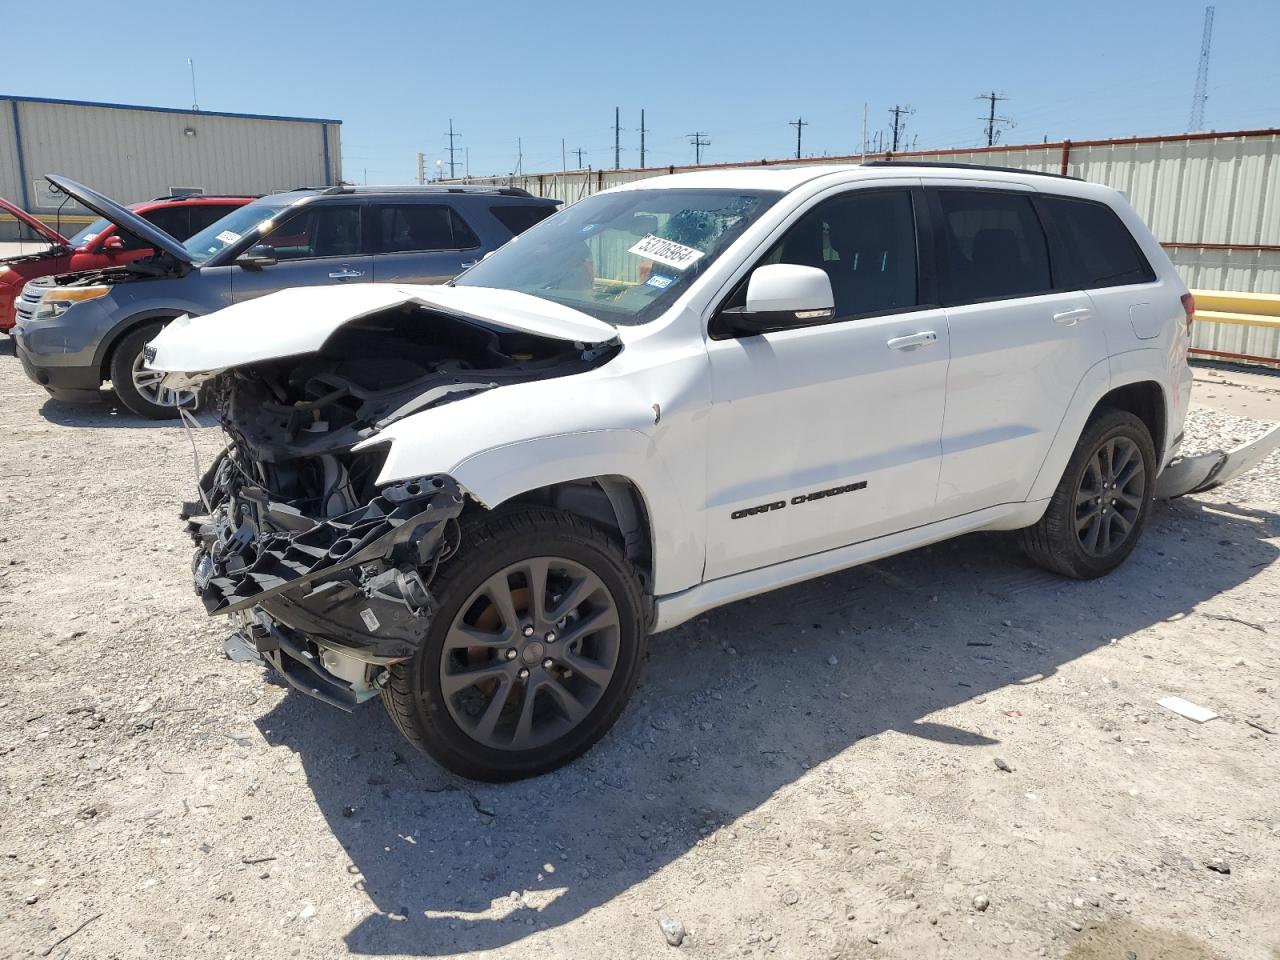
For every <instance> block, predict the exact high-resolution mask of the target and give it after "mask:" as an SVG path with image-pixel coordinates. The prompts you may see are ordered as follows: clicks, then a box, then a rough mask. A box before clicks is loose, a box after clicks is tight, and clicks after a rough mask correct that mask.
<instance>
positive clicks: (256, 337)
mask: <svg viewBox="0 0 1280 960" xmlns="http://www.w3.org/2000/svg"><path fill="white" fill-rule="evenodd" d="M404 304H420V305H422V306H424V307H428V308H430V309H435V310H440V311H441V312H443V313H449V314H453V315H454V316H458V317H463V318H465V319H469V320H478V321H481V322H483V323H487V324H491V325H494V326H498V327H504V328H506V329H508V330H514V331H519V332H521V333H529V334H535V335H537V336H542V337H551V338H554V339H558V340H564V341H568V342H573V343H582V344H586V345H594V344H602V343H608V342H611V341H613V340H614V339H616V337H617V331H616V330H614V328H613V327H611V326H609V325H608V324H607V323H602V322H601V321H599V320H596V319H595V318H593V317H590V316H588V315H587V314H585V313H582V312H580V311H578V310H574V309H572V308H570V307H565V306H561V305H560V304H556V303H552V302H551V301H549V300H542V299H539V298H538V297H532V296H529V295H528V294H524V293H517V292H515V291H513V290H494V289H490V288H487V287H441V286H428V285H411V284H391V283H365V284H353V285H351V286H323V287H295V288H292V289H289V290H281V291H280V292H278V293H272V294H268V295H267V296H264V297H258V298H257V299H254V300H247V301H245V302H244V303H237V304H233V305H232V306H230V307H226V308H224V309H222V310H218V311H215V312H214V313H210V314H207V315H205V316H202V317H188V316H182V317H179V318H178V319H176V320H174V321H173V322H172V323H170V324H169V325H168V326H167V327H165V328H164V330H162V331H161V332H160V334H159V335H158V336H157V337H156V338H155V339H154V340H152V341H151V344H150V349H151V351H152V355H150V360H149V366H150V367H151V369H152V370H159V371H162V372H165V373H183V374H198V373H205V374H213V373H218V372H221V371H223V370H228V369H231V368H232V367H239V366H244V365H245V364H250V363H260V362H262V361H264V360H278V359H283V358H285V357H296V356H301V355H304V354H308V353H314V352H316V351H317V350H319V349H320V348H321V347H323V346H324V344H325V341H326V340H328V339H329V337H330V336H331V335H332V334H333V333H334V332H335V331H336V330H338V329H339V328H340V327H342V326H343V325H345V324H347V323H351V322H352V321H355V320H359V319H361V318H362V317H367V316H369V315H370V314H374V313H377V312H379V311H381V310H386V309H389V308H391V307H396V306H401V305H404ZM201 379H203V378H201ZM191 382H196V380H195V379H192V381H191Z"/></svg>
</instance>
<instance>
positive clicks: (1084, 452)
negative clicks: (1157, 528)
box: [1022, 410, 1156, 580]
mask: <svg viewBox="0 0 1280 960" xmlns="http://www.w3.org/2000/svg"><path fill="white" fill-rule="evenodd" d="M1155 477H1156V454H1155V445H1154V443H1153V442H1152V440H1151V433H1150V431H1149V430H1147V426H1146V424H1145V423H1143V422H1142V421H1141V420H1140V419H1138V418H1137V417H1136V416H1134V415H1133V414H1132V413H1129V412H1128V411H1125V410H1104V411H1102V412H1101V413H1100V414H1099V415H1098V416H1096V417H1094V419H1093V420H1091V421H1090V422H1089V425H1088V426H1087V427H1085V431H1084V435H1083V436H1081V438H1080V442H1079V443H1078V444H1077V446H1076V449H1075V452H1074V453H1073V454H1072V455H1071V461H1070V462H1069V463H1068V464H1067V469H1066V471H1065V472H1064V473H1063V475H1062V480H1061V481H1059V483H1058V489H1057V490H1055V491H1054V494H1053V497H1052V499H1051V500H1050V501H1049V507H1048V509H1047V510H1045V513H1044V516H1043V517H1041V518H1040V522H1039V523H1037V524H1036V525H1035V526H1032V527H1028V528H1026V529H1025V530H1023V531H1022V547H1023V550H1025V551H1026V553H1027V555H1028V556H1030V557H1031V559H1032V560H1034V561H1035V562H1036V563H1038V564H1040V565H1041V566H1043V567H1046V568H1047V569H1049V570H1053V571H1054V572H1056V573H1060V574H1063V575H1064V576H1068V577H1075V578H1077V579H1081V580H1084V579H1090V578H1092V577H1100V576H1102V575H1103V574H1107V573H1110V572H1111V571H1112V570H1114V569H1115V568H1116V567H1118V566H1119V565H1120V564H1121V563H1123V562H1124V560H1125V558H1126V557H1128V556H1129V554H1130V553H1131V552H1133V548H1134V547H1135V546H1136V545H1137V542H1138V538H1139V537H1140V536H1141V535H1142V529H1143V527H1144V526H1145V525H1146V522H1147V515H1148V513H1149V512H1150V509H1151V497H1152V491H1153V489H1154V485H1155Z"/></svg>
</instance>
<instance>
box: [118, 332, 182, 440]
mask: <svg viewBox="0 0 1280 960" xmlns="http://www.w3.org/2000/svg"><path fill="white" fill-rule="evenodd" d="M163 329H164V324H163V323H148V324H145V325H144V326H141V327H138V328H137V329H136V330H131V331H129V332H128V333H127V334H125V335H124V337H123V338H122V339H121V340H120V342H119V343H117V344H116V346H115V349H114V350H113V351H112V352H111V367H110V371H109V372H110V374H111V388H112V389H113V390H114V391H115V393H116V396H117V397H119V398H120V402H121V403H123V404H124V405H125V406H126V407H127V408H128V409H129V410H130V411H131V412H133V413H136V414H137V415H138V416H140V417H146V418H147V419H148V420H176V419H177V417H178V408H177V407H173V406H167V405H164V404H159V403H154V402H152V401H151V400H148V399H147V398H146V397H144V396H143V395H142V394H141V393H140V392H139V391H138V388H137V386H136V385H135V384H134V382H133V365H134V362H135V361H136V360H137V359H138V357H139V356H140V355H141V354H142V350H143V348H144V347H145V346H146V345H147V344H148V343H149V342H150V341H152V340H154V339H155V338H156V335H157V334H159V333H160V331H161V330H163Z"/></svg>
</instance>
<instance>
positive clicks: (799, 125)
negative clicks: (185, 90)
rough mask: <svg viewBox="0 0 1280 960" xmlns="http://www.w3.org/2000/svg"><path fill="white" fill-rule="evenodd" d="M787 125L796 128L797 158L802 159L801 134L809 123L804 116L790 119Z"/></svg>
mask: <svg viewBox="0 0 1280 960" xmlns="http://www.w3.org/2000/svg"><path fill="white" fill-rule="evenodd" d="M787 125H788V126H791V127H795V128H796V159H797V160H799V159H800V134H801V133H803V132H804V128H805V127H807V126H808V125H809V124H808V122H807V121H806V120H805V118H804V117H796V119H794V120H792V121H790V122H789V123H788V124H787Z"/></svg>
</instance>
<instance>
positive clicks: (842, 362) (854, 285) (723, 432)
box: [705, 188, 949, 579]
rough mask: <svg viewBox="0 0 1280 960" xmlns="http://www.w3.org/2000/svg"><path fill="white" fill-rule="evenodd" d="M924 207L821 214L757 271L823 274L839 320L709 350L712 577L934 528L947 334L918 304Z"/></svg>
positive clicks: (880, 204) (877, 194) (902, 203)
mask: <svg viewBox="0 0 1280 960" xmlns="http://www.w3.org/2000/svg"><path fill="white" fill-rule="evenodd" d="M914 209H915V200H913V194H912V191H911V190H910V189H909V188H894V189H870V188H863V189H858V190H851V191H845V192H844V193H841V194H837V195H836V196H834V197H830V198H827V199H823V200H821V201H820V202H818V203H816V204H815V205H814V207H813V208H812V209H811V210H809V211H807V212H805V213H804V214H802V215H801V216H800V217H799V218H798V219H797V220H796V222H795V224H794V225H793V226H791V227H790V228H789V229H788V230H787V231H786V232H785V233H784V234H783V236H782V237H781V238H780V239H779V240H778V241H777V243H775V244H774V245H773V246H772V248H771V249H770V251H769V252H768V253H767V254H766V255H765V256H764V257H763V258H762V260H761V261H760V262H761V263H796V264H801V265H805V266H813V267H817V268H819V269H822V270H824V271H825V272H826V273H827V275H828V277H829V279H830V280H831V287H832V294H833V296H834V302H835V310H836V319H835V321H834V322H828V323H824V324H821V325H818V326H810V327H803V328H799V329H791V330H783V331H778V332H775V333H769V334H765V335H763V336H751V337H743V338H740V339H721V340H716V339H712V340H710V341H709V342H708V345H707V350H708V355H709V358H710V365H711V372H712V398H713V406H712V411H711V426H710V430H709V437H710V439H709V443H708V451H707V458H708V459H707V476H708V495H707V543H708V547H707V565H706V574H705V576H706V578H707V579H714V578H716V577H722V576H727V575H729V574H733V573H738V572H741V571H743V570H750V569H753V568H757V567H762V566H766V565H768V564H772V563H778V562H781V561H784V560H790V559H793V558H795V557H801V556H806V555H809V554H813V553H818V552H821V551H823V550H829V549H832V548H834V547H840V546H844V545H846V544H849V543H855V542H857V541H860V540H866V539H870V538H873V537H877V536H882V535H884V534H886V533H891V532H894V531H897V530H902V529H905V528H908V527H912V526H916V525H919V524H921V523H927V522H929V520H931V519H933V517H934V503H935V498H936V493H937V483H938V469H939V465H940V462H941V449H942V448H941V435H942V416H943V404H944V398H945V387H946V375H947V362H948V352H949V347H948V340H949V337H948V330H947V320H946V315H945V313H944V311H943V310H942V309H940V308H937V307H925V308H921V307H920V306H918V304H919V303H920V302H921V300H922V299H925V298H922V297H921V295H920V282H919V271H918V269H917V260H916V249H917V243H916V230H915V223H914ZM757 265H759V264H757ZM744 288H745V283H744V284H743V285H742V286H741V287H740V289H739V291H738V292H735V294H734V295H732V296H731V297H730V298H729V302H728V303H727V304H726V305H727V306H741V305H743V304H745V292H744Z"/></svg>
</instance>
